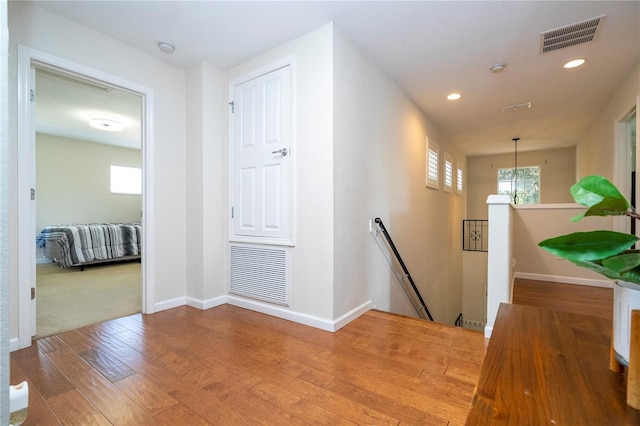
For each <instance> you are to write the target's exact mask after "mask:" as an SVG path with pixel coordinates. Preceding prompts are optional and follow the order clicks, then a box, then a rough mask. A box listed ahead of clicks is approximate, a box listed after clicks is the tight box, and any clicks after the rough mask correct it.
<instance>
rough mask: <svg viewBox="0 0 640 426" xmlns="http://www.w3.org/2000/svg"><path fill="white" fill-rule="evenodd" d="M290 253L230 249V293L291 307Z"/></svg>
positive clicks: (260, 248) (243, 247)
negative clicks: (289, 289)
mask: <svg viewBox="0 0 640 426" xmlns="http://www.w3.org/2000/svg"><path fill="white" fill-rule="evenodd" d="M288 277H289V251H288V249H287V248H280V247H278V248H274V247H266V246H247V245H232V246H231V279H230V283H229V292H230V293H233V294H237V295H240V296H246V297H250V298H253V299H258V300H264V301H267V302H272V303H277V304H280V305H285V306H288V304H289V291H288V288H289V279H288Z"/></svg>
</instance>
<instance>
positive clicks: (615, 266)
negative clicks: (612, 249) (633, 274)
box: [602, 251, 640, 274]
mask: <svg viewBox="0 0 640 426" xmlns="http://www.w3.org/2000/svg"><path fill="white" fill-rule="evenodd" d="M602 265H603V266H604V267H606V268H608V269H611V270H612V271H614V272H617V273H619V274H622V273H625V272H627V271H630V270H632V269H634V268H636V267H638V266H640V253H638V252H637V251H632V252H625V253H623V254H620V255H618V256H612V257H609V258H607V259H604V260H603V261H602Z"/></svg>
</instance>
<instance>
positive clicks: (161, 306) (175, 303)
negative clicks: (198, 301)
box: [154, 297, 187, 312]
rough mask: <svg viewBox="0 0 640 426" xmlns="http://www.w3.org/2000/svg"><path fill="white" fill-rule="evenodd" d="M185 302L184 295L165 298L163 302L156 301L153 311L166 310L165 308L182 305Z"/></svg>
mask: <svg viewBox="0 0 640 426" xmlns="http://www.w3.org/2000/svg"><path fill="white" fill-rule="evenodd" d="M186 304H187V298H186V297H177V298H175V299H171V300H165V301H164V302H158V303H156V304H155V305H154V308H155V310H154V312H161V311H166V310H167V309H173V308H177V307H178V306H184V305H186Z"/></svg>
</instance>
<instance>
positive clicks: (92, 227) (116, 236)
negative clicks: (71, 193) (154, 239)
mask: <svg viewBox="0 0 640 426" xmlns="http://www.w3.org/2000/svg"><path fill="white" fill-rule="evenodd" d="M141 232H142V227H141V225H140V224H139V223H91V224H84V225H82V224H79V225H76V224H74V225H53V226H47V227H46V228H44V229H43V230H42V232H41V233H40V235H38V237H37V238H36V242H37V244H38V246H39V247H45V253H46V252H47V251H48V252H51V253H57V254H56V256H55V257H57V258H56V259H51V260H54V261H56V262H59V263H60V266H61V267H63V268H67V267H69V266H81V265H82V264H85V263H91V262H96V261H100V260H111V259H117V258H119V257H123V256H139V255H140V254H141V244H142V235H141ZM47 247H48V248H50V250H46V248H47Z"/></svg>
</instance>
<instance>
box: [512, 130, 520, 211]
mask: <svg viewBox="0 0 640 426" xmlns="http://www.w3.org/2000/svg"><path fill="white" fill-rule="evenodd" d="M511 140H512V141H513V143H514V146H515V148H514V157H515V158H514V169H513V180H514V182H513V183H514V186H515V189H514V191H513V204H518V141H519V140H520V138H513V139H511Z"/></svg>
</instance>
